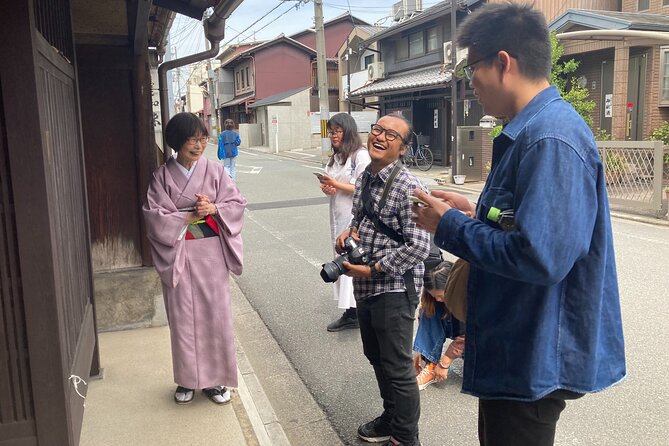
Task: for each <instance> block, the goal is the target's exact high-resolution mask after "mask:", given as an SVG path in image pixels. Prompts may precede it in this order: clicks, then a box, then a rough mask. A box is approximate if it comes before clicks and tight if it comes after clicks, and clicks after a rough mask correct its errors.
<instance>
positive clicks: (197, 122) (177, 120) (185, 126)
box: [165, 112, 209, 152]
mask: <svg viewBox="0 0 669 446" xmlns="http://www.w3.org/2000/svg"><path fill="white" fill-rule="evenodd" d="M199 135H202V136H209V132H208V131H207V127H206V126H205V125H204V122H202V119H200V118H199V116H197V115H196V114H194V113H188V112H182V113H177V114H176V115H174V116H173V117H172V119H170V120H169V121H168V123H167V125H166V126H165V141H167V145H168V146H170V147H171V148H172V149H174V151H175V152H178V151H179V150H180V149H181V147H182V146H183V145H184V144H185V143H186V140H187V139H188V138H190V137H192V136H199Z"/></svg>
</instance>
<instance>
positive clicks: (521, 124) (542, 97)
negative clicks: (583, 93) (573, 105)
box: [502, 85, 560, 141]
mask: <svg viewBox="0 0 669 446" xmlns="http://www.w3.org/2000/svg"><path fill="white" fill-rule="evenodd" d="M558 99H560V92H558V90H557V88H556V87H555V86H554V85H551V86H550V87H548V88H545V89H543V90H542V91H541V92H539V94H537V95H536V96H535V97H534V98H533V99H532V100H531V101H530V102H528V104H527V105H526V106H525V107H524V108H523V109H522V110H521V111H520V113H518V114H517V115H516V116H515V117H514V118H513V119H512V120H511V121H510V122H509V123H508V124H507V125H505V126H504V130H502V133H503V134H504V135H506V137H507V138H509V139H510V140H511V141H515V140H516V138H518V135H519V134H520V132H522V131H523V129H524V128H525V127H527V125H528V123H530V122H531V121H532V119H533V118H534V117H535V116H536V115H538V114H539V113H540V112H541V110H543V109H544V108H545V107H546V106H547V105H548V104H549V103H551V102H553V101H555V100H558Z"/></svg>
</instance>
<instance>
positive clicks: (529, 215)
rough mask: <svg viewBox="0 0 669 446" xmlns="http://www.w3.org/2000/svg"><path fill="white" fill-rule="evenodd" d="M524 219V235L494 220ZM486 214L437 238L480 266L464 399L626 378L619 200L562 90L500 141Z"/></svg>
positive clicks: (472, 287)
mask: <svg viewBox="0 0 669 446" xmlns="http://www.w3.org/2000/svg"><path fill="white" fill-rule="evenodd" d="M491 207H496V208H498V209H500V210H502V211H504V210H509V209H512V210H513V211H514V213H515V229H514V230H511V231H503V230H502V229H501V228H500V227H499V226H498V225H497V223H494V222H492V221H490V220H488V219H487V215H488V211H489V209H490V208H491ZM476 214H477V215H476V218H475V219H472V218H468V217H466V216H465V215H463V214H462V213H460V212H458V211H457V210H449V211H448V212H446V213H445V214H444V215H443V216H442V218H441V221H440V223H439V226H438V228H437V234H436V236H435V242H436V243H437V245H438V246H440V247H442V248H443V249H445V250H447V251H449V252H451V253H453V254H455V255H457V256H460V257H462V258H464V259H466V260H468V261H469V262H470V263H471V266H472V268H471V271H470V276H469V287H468V292H469V294H468V309H467V328H466V346H465V351H466V352H467V354H466V355H465V365H464V380H463V386H462V389H463V392H465V393H470V394H472V395H475V396H478V397H480V398H484V399H499V398H504V399H515V400H525V401H531V400H536V399H539V398H541V397H543V396H545V395H547V394H548V393H550V392H552V391H554V390H557V389H566V390H571V391H574V392H579V393H587V392H596V391H599V390H602V389H605V388H607V387H609V386H611V385H613V384H616V383H617V382H619V381H620V380H622V379H623V378H624V377H625V374H626V371H625V350H624V342H623V331H622V321H621V315H620V302H619V296H618V280H617V275H616V265H615V259H614V252H613V237H612V232H611V220H610V215H609V207H608V196H607V192H606V182H605V179H604V171H603V167H602V163H601V160H600V157H599V154H598V152H597V148H596V145H595V142H594V140H593V137H592V132H591V131H590V129H589V128H588V127H587V125H586V124H585V123H584V122H583V120H582V119H581V118H580V116H579V115H578V114H577V113H576V111H575V110H574V109H573V108H572V107H571V106H570V105H569V104H567V103H566V102H565V101H564V100H562V98H561V97H560V95H559V93H558V91H557V90H556V89H555V87H550V88H547V89H545V90H544V91H542V92H541V93H539V94H538V95H537V96H536V97H535V98H534V99H533V100H532V101H531V102H530V103H529V104H528V105H527V106H526V107H525V108H524V109H523V110H522V111H521V112H520V113H519V114H518V115H517V116H516V117H515V118H514V119H513V120H512V121H511V122H510V123H509V124H508V125H507V126H506V127H505V128H504V130H503V132H502V134H501V135H500V136H499V137H497V138H496V139H495V141H494V144H493V161H492V170H491V172H490V176H489V178H488V181H487V183H486V185H485V187H484V189H483V191H482V192H481V197H480V199H479V202H478V205H477V212H476Z"/></svg>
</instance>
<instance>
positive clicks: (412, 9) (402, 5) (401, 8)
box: [392, 0, 423, 22]
mask: <svg viewBox="0 0 669 446" xmlns="http://www.w3.org/2000/svg"><path fill="white" fill-rule="evenodd" d="M419 12H423V0H400V1H399V2H397V3H395V4H393V11H392V17H393V20H394V21H396V22H401V21H404V20H405V19H407V18H409V17H411V16H412V15H413V14H416V13H419Z"/></svg>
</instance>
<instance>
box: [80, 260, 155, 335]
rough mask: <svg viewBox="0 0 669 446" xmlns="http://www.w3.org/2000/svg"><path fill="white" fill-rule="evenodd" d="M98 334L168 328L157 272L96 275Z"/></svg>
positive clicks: (141, 269)
mask: <svg viewBox="0 0 669 446" xmlns="http://www.w3.org/2000/svg"><path fill="white" fill-rule="evenodd" d="M93 280H94V284H95V312H96V318H97V324H98V331H115V330H127V329H131V328H139V327H157V326H161V325H166V324H167V316H166V314H165V304H164V301H163V289H162V285H161V283H160V278H159V277H158V274H157V273H156V270H155V269H154V268H133V269H127V270H122V271H114V272H110V273H97V274H94V275H93Z"/></svg>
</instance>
